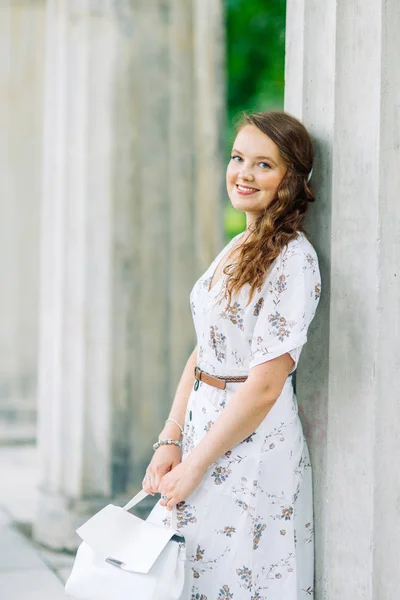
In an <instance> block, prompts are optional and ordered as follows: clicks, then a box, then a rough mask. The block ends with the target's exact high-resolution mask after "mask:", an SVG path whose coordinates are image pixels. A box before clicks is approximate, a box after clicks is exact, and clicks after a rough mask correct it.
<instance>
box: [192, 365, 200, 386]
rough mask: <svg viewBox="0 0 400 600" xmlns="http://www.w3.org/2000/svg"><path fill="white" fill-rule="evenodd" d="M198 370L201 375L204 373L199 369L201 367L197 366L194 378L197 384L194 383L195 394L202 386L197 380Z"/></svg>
mask: <svg viewBox="0 0 400 600" xmlns="http://www.w3.org/2000/svg"><path fill="white" fill-rule="evenodd" d="M197 370H199V371H200V373H201V372H202V371H201V369H199V367H198V366H197V365H196V366H195V368H194V377H195V380H196V381H195V382H194V386H193V389H194V391H195V392H197V390H198V389H199V385H200V379H197V377H196V374H197Z"/></svg>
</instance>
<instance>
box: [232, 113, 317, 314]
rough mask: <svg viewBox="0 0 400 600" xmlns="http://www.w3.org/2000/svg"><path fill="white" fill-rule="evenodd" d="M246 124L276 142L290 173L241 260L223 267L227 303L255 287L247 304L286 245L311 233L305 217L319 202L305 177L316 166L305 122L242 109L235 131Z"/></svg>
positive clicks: (260, 219)
mask: <svg viewBox="0 0 400 600" xmlns="http://www.w3.org/2000/svg"><path fill="white" fill-rule="evenodd" d="M246 125H255V126H256V127H258V129H259V130H260V131H262V132H263V133H265V135H267V136H268V137H269V138H270V139H271V140H272V141H273V142H275V144H276V145H277V146H278V148H279V152H280V155H281V157H282V158H283V160H284V161H285V163H286V166H287V171H286V174H285V176H284V177H283V179H282V181H281V182H280V184H279V186H278V188H277V193H276V197H275V199H274V200H273V201H272V202H271V203H270V204H269V205H268V206H267V207H266V208H265V210H264V211H263V213H262V214H260V215H259V216H258V217H257V219H256V220H255V222H254V223H253V224H252V226H251V227H250V228H249V229H250V231H251V233H250V236H249V238H248V239H247V240H246V242H245V243H244V244H243V245H242V247H241V248H240V250H239V255H238V258H237V260H236V261H235V262H234V263H230V264H227V265H226V266H225V267H224V270H223V272H224V274H225V275H226V276H227V279H226V292H227V296H228V304H229V303H230V302H231V298H232V294H234V293H235V292H236V293H238V292H239V291H240V289H241V288H242V287H243V286H244V285H245V284H249V285H250V286H251V289H250V294H249V301H248V304H249V303H250V302H251V301H252V299H253V297H254V294H255V292H256V290H257V289H258V288H260V287H261V285H262V283H263V282H264V280H265V277H266V275H267V272H268V270H269V268H270V267H271V265H272V262H273V261H274V260H275V259H276V258H277V256H278V255H279V254H280V252H281V251H282V250H283V248H284V247H285V246H286V244H288V242H290V241H291V240H293V239H295V238H296V237H297V234H298V233H299V232H302V233H304V235H306V237H308V236H307V233H306V232H305V230H304V227H303V221H304V217H305V216H306V212H307V208H308V203H309V202H313V201H314V200H315V198H314V193H313V190H312V187H311V184H310V182H308V181H307V178H308V176H309V174H310V171H311V169H312V167H313V161H314V150H313V146H312V142H311V139H310V136H309V134H308V132H307V130H306V128H305V127H304V125H303V124H302V123H300V121H298V120H297V119H296V118H295V117H293V116H292V115H290V114H289V113H286V112H283V111H272V110H271V111H266V112H257V113H247V112H243V113H241V114H240V115H239V119H238V120H237V122H236V126H235V130H236V135H237V134H238V133H239V131H240V130H241V129H242V127H245V126H246Z"/></svg>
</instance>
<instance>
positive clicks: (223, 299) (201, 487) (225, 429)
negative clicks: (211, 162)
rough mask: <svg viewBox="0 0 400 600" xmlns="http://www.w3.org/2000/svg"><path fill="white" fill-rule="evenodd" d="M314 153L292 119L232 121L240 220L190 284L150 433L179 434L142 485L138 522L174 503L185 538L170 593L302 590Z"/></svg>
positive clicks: (309, 580)
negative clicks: (155, 429)
mask: <svg viewBox="0 0 400 600" xmlns="http://www.w3.org/2000/svg"><path fill="white" fill-rule="evenodd" d="M312 160H313V152H312V145H311V141H310V138H309V136H308V133H307V131H306V129H305V128H304V126H303V125H302V124H301V123H300V122H299V121H297V119H295V118H294V117H292V116H291V115H289V114H287V113H283V112H280V111H268V112H263V113H254V114H244V115H243V116H242V118H241V120H240V122H239V124H238V127H237V135H236V139H235V141H234V144H233V150H232V155H231V158H230V161H229V164H228V167H227V173H226V185H227V191H228V195H229V198H230V200H231V202H232V205H233V206H234V207H235V208H236V209H237V210H240V211H242V212H243V213H244V214H245V216H246V223H247V226H246V229H245V231H243V232H242V233H240V234H239V235H237V236H235V237H234V238H233V239H232V240H231V241H230V242H229V243H228V244H227V245H226V247H225V248H223V250H221V252H220V253H219V254H218V256H216V257H215V259H214V261H213V262H212V263H211V265H210V266H209V268H208V269H207V271H206V272H205V273H204V274H203V275H202V276H201V277H200V278H199V279H198V281H197V282H196V283H195V285H194V286H193V288H192V290H191V293H190V305H191V309H192V315H193V321H194V326H195V329H196V336H197V346H196V348H195V350H194V352H193V353H192V355H191V356H190V358H189V360H188V362H187V365H186V367H185V369H184V371H183V374H182V378H181V381H180V383H179V386H178V390H177V393H176V396H175V399H174V402H173V405H172V408H171V412H170V419H171V420H172V421H171V423H167V425H166V428H165V429H164V430H163V431H162V432H161V434H160V438H161V439H164V440H166V439H168V438H171V437H172V436H178V435H179V437H180V433H181V431H180V430H179V432H178V427H179V424H182V425H183V439H182V456H180V455H179V452H180V451H179V448H177V447H175V446H174V447H171V446H165V445H164V446H163V447H160V448H157V450H156V452H155V454H154V456H153V459H152V461H151V463H150V464H149V466H148V468H147V472H146V476H145V478H144V480H143V488H144V489H145V491H147V492H148V493H155V492H160V493H161V494H162V496H161V500H160V501H159V502H158V504H157V505H156V506H155V508H154V510H153V511H152V513H151V514H150V516H149V520H150V521H152V522H154V523H158V524H160V523H162V524H164V525H166V526H168V525H169V524H170V523H171V516H170V513H169V512H168V511H171V510H176V516H177V523H178V529H179V530H180V533H182V534H183V535H184V536H185V538H186V545H187V553H188V555H187V556H188V558H187V563H186V571H185V587H184V592H183V594H182V596H181V598H180V600H195V599H201V600H214V599H217V598H219V599H221V600H228V599H232V600H264V599H266V598H268V600H282V598H284V599H285V600H301V599H304V600H305V598H307V599H309V598H310V597H312V595H313V527H312V520H313V514H312V491H311V465H310V458H309V454H308V448H307V444H306V441H305V438H304V435H303V431H302V427H301V422H300V419H299V417H298V408H297V399H296V395H295V392H294V388H293V383H292V377H291V375H292V374H293V372H294V371H295V369H296V367H297V364H298V361H299V357H300V354H301V351H302V348H303V346H304V344H305V343H306V341H307V330H308V327H309V325H310V323H311V321H312V320H313V317H314V314H315V311H316V308H317V305H318V302H319V296H320V289H321V284H320V275H319V269H318V260H317V256H316V253H315V250H314V248H313V246H312V245H311V243H310V242H309V240H308V238H307V236H306V234H305V232H304V229H303V220H304V216H305V213H306V210H307V206H308V203H309V202H310V201H312V200H314V197H313V194H312V190H311V188H310V186H309V184H308V182H307V178H308V175H309V172H310V170H311V167H312ZM253 298H254V299H253ZM193 372H194V377H193ZM193 383H195V385H194V387H193ZM177 424H178V425H177ZM166 508H167V509H168V510H166Z"/></svg>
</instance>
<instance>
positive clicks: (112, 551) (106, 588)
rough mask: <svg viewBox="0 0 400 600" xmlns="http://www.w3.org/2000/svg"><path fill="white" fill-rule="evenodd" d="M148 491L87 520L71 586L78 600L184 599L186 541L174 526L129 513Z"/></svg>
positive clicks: (70, 591) (81, 529)
mask: <svg viewBox="0 0 400 600" xmlns="http://www.w3.org/2000/svg"><path fill="white" fill-rule="evenodd" d="M146 496H147V494H146V492H144V491H141V492H139V493H138V494H137V495H136V496H135V497H134V498H132V500H130V502H128V504H126V505H125V506H124V507H123V508H121V507H119V506H114V505H113V504H108V505H107V506H106V507H105V508H103V509H102V510H100V511H99V512H98V513H96V514H95V515H94V516H93V517H92V518H91V519H89V520H88V521H86V523H84V524H83V525H82V526H81V527H79V529H77V530H76V531H77V533H78V535H79V536H80V537H81V539H82V540H83V542H82V543H81V545H80V546H79V548H78V552H77V554H76V558H75V562H74V566H73V568H72V572H71V575H70V576H69V579H68V581H67V583H66V584H65V591H66V594H67V596H68V597H69V598H72V599H73V600H179V598H180V597H181V594H182V591H183V585H184V573H185V558H186V545H185V538H184V537H183V536H182V535H181V534H180V533H178V532H177V531H176V509H174V510H173V511H172V527H171V528H165V527H162V526H161V525H156V524H154V523H149V522H148V521H143V520H142V519H140V518H139V517H136V516H134V515H132V514H130V513H129V512H128V510H129V509H130V508H132V507H133V506H135V505H136V504H138V502H141V500H143V499H144V498H145V497H146Z"/></svg>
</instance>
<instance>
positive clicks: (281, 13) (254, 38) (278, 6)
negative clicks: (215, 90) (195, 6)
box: [225, 0, 286, 240]
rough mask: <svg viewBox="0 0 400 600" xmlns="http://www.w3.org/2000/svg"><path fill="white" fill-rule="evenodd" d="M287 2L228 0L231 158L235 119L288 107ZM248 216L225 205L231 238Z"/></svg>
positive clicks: (228, 136)
mask: <svg viewBox="0 0 400 600" xmlns="http://www.w3.org/2000/svg"><path fill="white" fill-rule="evenodd" d="M285 20H286V0H268V2H266V1H265V0H226V32H227V78H228V79H227V96H228V107H227V115H228V123H227V130H226V136H225V139H226V161H228V160H229V156H230V151H231V147H232V141H233V138H234V129H233V121H234V118H235V117H236V116H237V115H238V114H239V113H240V111H242V110H252V111H254V110H255V111H260V110H267V109H270V108H278V109H282V108H283V93H284V70H285ZM245 220H246V219H245V215H244V213H241V212H239V211H237V210H235V209H234V208H232V205H231V203H230V202H229V199H228V198H227V201H226V204H225V235H226V238H227V240H229V239H231V238H232V237H233V236H234V235H236V234H237V233H239V232H240V231H243V229H244V227H245Z"/></svg>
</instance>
